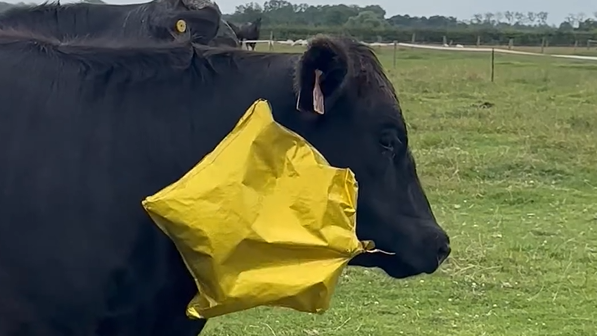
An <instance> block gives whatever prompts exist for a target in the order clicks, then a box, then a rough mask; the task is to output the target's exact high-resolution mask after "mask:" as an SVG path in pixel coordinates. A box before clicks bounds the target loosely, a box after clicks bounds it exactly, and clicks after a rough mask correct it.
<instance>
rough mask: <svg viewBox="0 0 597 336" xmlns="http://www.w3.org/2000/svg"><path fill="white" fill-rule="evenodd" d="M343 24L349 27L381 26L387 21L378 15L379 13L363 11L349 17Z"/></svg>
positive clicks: (385, 24)
mask: <svg viewBox="0 0 597 336" xmlns="http://www.w3.org/2000/svg"><path fill="white" fill-rule="evenodd" d="M344 25H345V26H346V27H349V28H383V27H385V26H387V25H388V23H387V22H386V20H384V19H383V17H380V16H379V13H376V12H372V11H363V12H360V13H359V14H358V15H357V16H353V17H351V18H349V19H348V21H346V23H345V24H344Z"/></svg>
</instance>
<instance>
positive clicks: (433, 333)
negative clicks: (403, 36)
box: [205, 48, 597, 336]
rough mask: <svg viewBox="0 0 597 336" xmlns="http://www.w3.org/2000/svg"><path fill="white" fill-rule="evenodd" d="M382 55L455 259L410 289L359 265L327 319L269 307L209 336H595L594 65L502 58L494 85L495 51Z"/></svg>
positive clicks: (237, 317)
mask: <svg viewBox="0 0 597 336" xmlns="http://www.w3.org/2000/svg"><path fill="white" fill-rule="evenodd" d="M296 50H297V51H298V50H300V48H297V49H296ZM379 57H380V59H381V60H382V61H383V63H384V64H385V65H386V69H387V72H388V73H389V75H390V77H391V79H392V80H393V82H394V84H395V87H396V89H397V91H398V93H399V97H400V99H401V104H402V107H403V110H404V114H405V116H406V119H407V121H408V123H409V127H410V134H411V139H412V140H411V143H412V148H413V152H414V154H415V157H416V159H417V162H418V167H419V175H420V176H421V178H422V180H423V184H424V187H425V189H426V190H427V193H428V195H429V197H430V201H431V204H432V206H433V208H434V211H435V213H436V216H437V217H438V219H439V220H440V221H441V223H442V224H443V226H444V227H445V228H446V230H447V231H448V232H449V233H450V235H451V238H452V241H453V251H454V252H453V254H452V256H451V258H450V259H449V261H448V262H447V263H446V264H445V265H444V266H443V267H442V269H441V270H440V271H438V272H437V273H436V274H434V275H431V276H420V277H416V278H412V279H409V280H402V281H397V280H392V279H390V278H388V277H387V276H385V275H383V274H382V273H381V272H378V271H376V270H366V269H361V268H350V269H348V270H347V271H346V273H345V275H344V277H343V279H342V281H341V283H340V284H339V285H338V288H337V292H336V294H335V297H334V300H333V304H332V309H330V310H329V311H328V312H326V313H325V314H323V315H321V316H318V315H309V314H300V313H296V312H293V311H288V310H284V309H270V308H260V309H255V310H250V311H246V312H243V313H238V314H233V315H229V316H225V317H221V318H216V319H213V320H211V321H210V322H209V323H208V327H207V330H206V332H205V335H207V336H233V335H234V336H270V335H271V336H282V335H297V336H298V335H303V336H314V335H329V336H352V335H359V336H368V335H372V336H373V335H374V336H399V335H408V336H413V335H421V336H440V335H441V336H445V335H456V336H482V335H491V336H502V335H503V336H531V335H532V336H545V335H553V336H555V335H570V336H589V335H597V62H586V61H585V62H580V61H568V60H550V59H547V58H538V57H525V56H522V57H521V56H512V55H496V65H495V68H496V75H495V83H491V82H490V80H489V68H490V66H489V57H488V55H481V54H469V53H464V52H438V51H434V52H428V51H421V50H401V51H400V52H399V53H398V59H397V62H396V69H393V62H392V58H393V57H392V51H380V52H379Z"/></svg>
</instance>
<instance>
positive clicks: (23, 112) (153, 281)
mask: <svg viewBox="0 0 597 336" xmlns="http://www.w3.org/2000/svg"><path fill="white" fill-rule="evenodd" d="M200 13H203V14H201V15H202V18H201V19H199V20H197V21H191V22H190V25H191V26H193V25H194V24H195V23H199V26H200V27H202V31H201V32H200V33H201V36H203V37H202V40H203V41H207V40H210V39H211V38H213V37H215V35H216V32H217V27H218V24H219V20H218V19H217V16H210V15H209V14H210V13H212V11H200ZM214 13H215V12H214ZM207 22H209V23H210V24H211V25H212V27H211V28H210V27H208V24H207ZM98 24H99V23H98ZM313 92H316V93H317V92H321V94H313ZM259 98H264V99H267V100H268V101H269V103H270V104H271V106H272V110H273V113H274V117H275V119H276V120H277V121H278V122H279V123H281V124H282V125H284V126H285V127H287V128H289V129H291V130H293V131H294V132H296V133H298V134H300V135H301V136H303V137H304V138H305V139H307V140H308V141H309V142H310V143H311V144H313V145H314V146H315V147H316V148H317V149H318V150H319V151H320V152H321V153H322V154H323V155H324V156H325V157H326V158H327V159H328V160H329V162H330V163H331V164H332V165H333V166H336V167H348V168H350V169H352V171H353V172H354V173H355V175H356V178H357V180H358V182H359V197H358V201H357V205H358V211H357V235H358V236H359V238H360V239H363V240H365V239H367V240H373V241H374V242H375V243H376V245H377V247H378V248H379V249H382V250H384V251H386V252H388V253H389V254H383V253H366V254H362V255H360V256H358V257H356V258H355V259H353V260H352V261H351V264H352V265H360V266H364V267H379V268H381V269H382V270H384V271H385V272H386V273H387V274H388V275H390V276H391V277H393V278H406V277H410V276H414V275H417V274H421V273H433V272H434V271H436V270H437V268H438V267H439V265H440V264H441V263H442V262H443V261H444V260H445V259H446V258H447V257H448V255H449V254H450V240H449V237H448V235H447V233H446V232H445V231H444V230H443V229H442V228H441V227H440V226H439V225H438V223H437V222H436V219H435V217H434V215H433V212H432V210H431V207H430V205H429V202H428V200H427V197H426V196H425V192H424V190H423V188H422V187H421V183H420V181H419V178H418V176H417V169H416V166H415V161H414V158H413V156H412V155H411V152H410V150H409V138H408V133H407V128H406V123H405V121H404V118H403V115H402V111H401V108H400V105H399V103H398V99H397V96H396V93H395V91H394V88H393V86H392V83H391V82H390V81H389V80H388V78H387V77H386V76H385V74H384V72H383V70H382V66H381V64H380V63H379V61H378V59H377V58H376V56H375V54H374V53H373V51H372V50H371V49H370V48H369V47H367V46H365V45H363V44H360V43H358V42H356V41H354V40H350V39H348V38H331V37H327V36H317V37H315V38H314V39H313V40H312V41H311V42H310V44H309V45H308V46H307V48H306V51H305V52H304V53H302V54H290V53H288V54H276V53H261V52H254V51H251V52H248V51H245V50H240V49H233V48H213V47H210V46H205V45H199V44H192V43H190V42H189V41H188V40H186V41H185V40H175V41H170V42H161V41H153V40H147V39H146V40H142V39H128V40H127V39H124V38H122V39H108V38H87V39H84V38H76V39H72V40H69V41H66V42H62V41H59V40H57V39H56V38H53V37H48V36H47V35H42V34H33V33H31V32H27V31H24V30H0V106H2V108H1V109H0V162H1V163H2V164H1V165H0V214H1V215H2V219H1V220H0V298H1V300H2V304H0V321H1V323H0V335H6V336H12V335H15V336H16V335H32V336H64V335H85V336H90V335H93V336H104V335H109V336H139V335H143V336H196V335H197V334H198V333H199V332H200V331H201V330H202V329H203V327H204V325H205V323H206V321H205V320H191V319H188V318H187V317H186V316H185V308H186V305H187V304H188V302H189V301H190V299H191V298H192V297H193V296H194V294H195V293H196V291H197V288H196V285H195V282H194V280H193V278H192V277H191V275H190V273H189V272H188V271H187V269H186V267H185V265H184V263H183V261H182V259H181V257H180V255H179V253H178V252H177V250H176V248H175V246H174V244H173V243H172V242H171V241H170V240H169V238H168V237H167V236H166V235H164V234H163V233H162V232H161V231H160V230H159V229H158V228H157V226H156V225H154V224H153V223H152V221H151V219H150V218H149V216H148V215H147V214H146V213H145V212H144V210H143V208H142V206H141V201H142V200H143V199H144V198H145V197H146V196H148V195H151V194H153V193H155V192H157V191H158V190H160V189H162V188H163V187H165V186H167V185H169V184H171V183H173V182H174V181H176V180H177V179H179V178H180V177H181V176H182V175H183V174H185V173H186V172H187V171H188V170H189V169H191V168H192V167H193V166H194V165H195V164H196V163H197V162H198V161H199V160H201V158H202V157H203V156H205V155H206V154H208V153H209V152H210V151H212V150H213V149H214V148H215V146H216V145H217V144H218V143H219V142H220V141H221V140H222V139H223V138H224V137H225V136H226V134H227V133H228V132H230V131H231V130H232V128H233V127H234V125H235V124H236V123H237V122H238V120H239V118H240V117H241V116H242V115H243V113H244V112H245V110H246V109H247V108H248V107H249V106H250V105H251V104H252V103H253V102H254V101H255V100H257V99H259ZM297 109H298V111H297ZM275 224H276V223H272V225H275ZM222 225H226V224H225V223H222ZM380 295H381V294H380Z"/></svg>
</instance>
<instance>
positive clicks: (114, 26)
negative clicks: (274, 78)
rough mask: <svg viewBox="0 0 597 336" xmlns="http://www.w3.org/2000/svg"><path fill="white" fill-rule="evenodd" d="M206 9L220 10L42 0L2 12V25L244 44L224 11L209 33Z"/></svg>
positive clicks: (200, 0) (173, 0) (205, 2)
mask: <svg viewBox="0 0 597 336" xmlns="http://www.w3.org/2000/svg"><path fill="white" fill-rule="evenodd" d="M204 10H211V11H214V10H215V11H217V12H218V15H219V16H221V13H220V10H219V8H218V7H217V5H215V4H213V3H211V2H210V1H209V0H154V1H151V2H148V3H141V4H131V5H108V4H91V3H71V4H65V5H61V4H60V3H44V4H41V5H27V6H15V7H13V8H10V9H8V10H7V11H5V12H3V13H0V29H9V28H10V29H27V30H30V31H33V32H38V33H41V34H45V35H48V36H52V37H55V38H58V39H60V40H64V39H69V38H73V37H78V36H80V37H86V38H94V37H102V36H103V37H109V38H112V39H116V38H129V39H130V38H135V39H139V38H143V39H145V38H147V39H154V40H160V41H168V40H172V39H174V38H179V37H181V36H185V35H189V36H191V38H192V39H193V40H194V41H195V42H196V43H201V44H210V45H214V46H230V47H240V42H239V41H238V38H237V37H236V34H235V33H234V31H233V30H232V29H231V28H230V27H229V26H228V24H227V23H226V22H225V21H224V20H222V19H221V17H219V20H220V24H219V25H218V26H217V27H215V29H217V30H218V34H217V35H216V37H215V38H213V39H211V40H210V41H207V40H206V39H205V36H204V35H203V34H204V33H205V28H204V27H205V26H204V25H205V21H203V19H204V16H203V14H201V11H204ZM212 15H213V14H212ZM209 27H211V28H213V25H211V24H209Z"/></svg>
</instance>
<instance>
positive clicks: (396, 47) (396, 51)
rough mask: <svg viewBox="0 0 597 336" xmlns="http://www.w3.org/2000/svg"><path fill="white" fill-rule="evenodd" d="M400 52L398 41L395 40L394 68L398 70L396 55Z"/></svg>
mask: <svg viewBox="0 0 597 336" xmlns="http://www.w3.org/2000/svg"><path fill="white" fill-rule="evenodd" d="M397 53H398V41H394V70H396V56H397Z"/></svg>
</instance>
